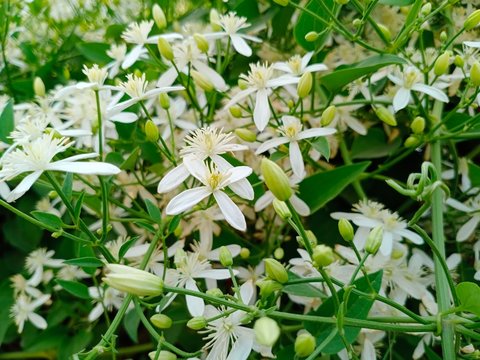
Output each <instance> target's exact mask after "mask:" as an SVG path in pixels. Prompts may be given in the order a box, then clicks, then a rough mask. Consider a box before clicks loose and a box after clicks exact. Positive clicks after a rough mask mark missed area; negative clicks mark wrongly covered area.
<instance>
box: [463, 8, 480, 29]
mask: <svg viewBox="0 0 480 360" xmlns="http://www.w3.org/2000/svg"><path fill="white" fill-rule="evenodd" d="M478 24H480V9H478V10H475V11H474V12H473V13H471V14H470V15H469V16H468V17H467V20H465V23H464V24H463V27H464V28H465V30H467V31H468V30H472V29H473V28H474V27H476V26H477V25H478Z"/></svg>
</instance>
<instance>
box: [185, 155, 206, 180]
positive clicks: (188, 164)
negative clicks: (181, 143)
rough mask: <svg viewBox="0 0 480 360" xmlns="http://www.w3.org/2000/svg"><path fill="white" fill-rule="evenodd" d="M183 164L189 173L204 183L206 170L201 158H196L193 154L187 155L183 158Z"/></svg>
mask: <svg viewBox="0 0 480 360" xmlns="http://www.w3.org/2000/svg"><path fill="white" fill-rule="evenodd" d="M183 165H184V166H185V168H186V169H187V171H188V172H189V173H190V175H192V176H193V177H195V178H196V179H197V180H198V181H201V182H202V183H203V184H204V185H206V178H207V172H208V170H207V167H206V166H205V163H204V162H203V161H202V160H200V159H198V158H197V157H196V156H195V155H188V156H186V157H185V158H184V159H183Z"/></svg>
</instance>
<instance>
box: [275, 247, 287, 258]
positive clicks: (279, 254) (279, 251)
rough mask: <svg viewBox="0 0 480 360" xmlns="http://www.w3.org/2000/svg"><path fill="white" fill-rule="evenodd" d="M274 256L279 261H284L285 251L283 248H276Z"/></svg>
mask: <svg viewBox="0 0 480 360" xmlns="http://www.w3.org/2000/svg"><path fill="white" fill-rule="evenodd" d="M273 256H274V257H275V259H277V260H282V259H283V257H284V256H285V251H284V250H283V249H282V248H276V249H275V251H274V252H273Z"/></svg>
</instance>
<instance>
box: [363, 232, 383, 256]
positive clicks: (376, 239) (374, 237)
mask: <svg viewBox="0 0 480 360" xmlns="http://www.w3.org/2000/svg"><path fill="white" fill-rule="evenodd" d="M382 240H383V227H382V226H376V227H374V228H373V229H372V230H371V231H370V233H369V234H368V237H367V241H366V242H365V251H366V252H367V253H369V254H372V255H375V254H376V253H377V251H378V249H380V245H382Z"/></svg>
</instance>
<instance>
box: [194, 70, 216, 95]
mask: <svg viewBox="0 0 480 360" xmlns="http://www.w3.org/2000/svg"><path fill="white" fill-rule="evenodd" d="M190 75H191V76H192V78H193V80H195V83H196V84H197V85H198V86H200V87H201V88H202V89H203V90H205V91H206V92H211V91H213V90H215V86H214V85H213V83H212V82H211V81H210V80H209V79H208V78H207V77H206V76H205V75H203V74H202V73H199V72H198V71H196V70H192V71H190Z"/></svg>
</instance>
